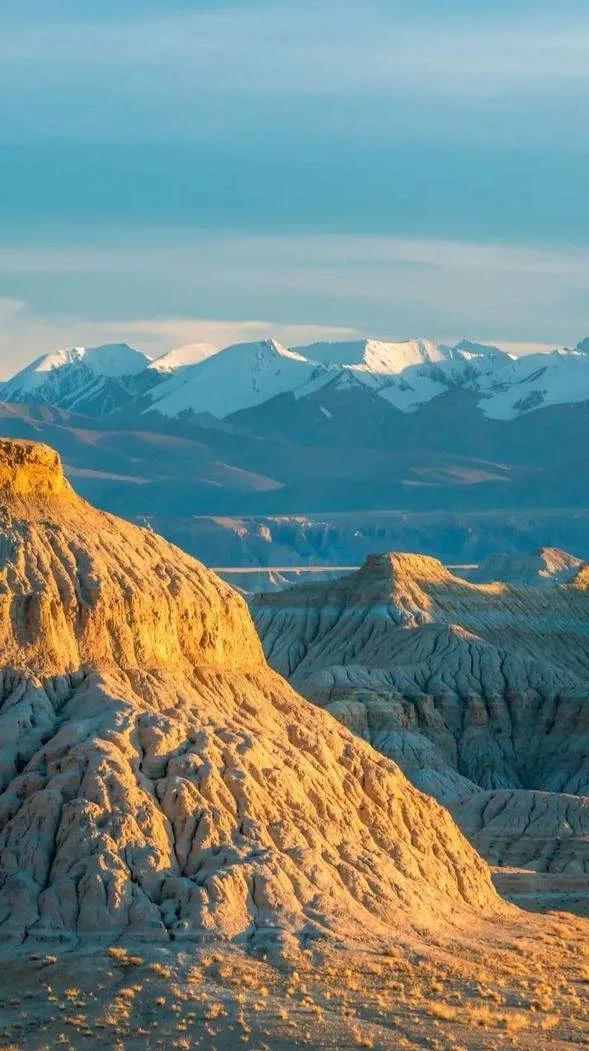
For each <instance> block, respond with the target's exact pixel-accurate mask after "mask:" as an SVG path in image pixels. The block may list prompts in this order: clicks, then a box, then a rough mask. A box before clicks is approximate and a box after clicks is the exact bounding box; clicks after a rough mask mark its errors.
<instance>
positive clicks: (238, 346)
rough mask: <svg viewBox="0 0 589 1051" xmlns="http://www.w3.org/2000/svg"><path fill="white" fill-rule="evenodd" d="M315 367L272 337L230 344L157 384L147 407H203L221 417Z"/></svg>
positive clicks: (173, 412)
mask: <svg viewBox="0 0 589 1051" xmlns="http://www.w3.org/2000/svg"><path fill="white" fill-rule="evenodd" d="M316 369H317V365H316V364H315V363H313V362H309V361H307V360H306V358H304V357H303V356H302V355H301V354H298V353H297V352H296V351H293V350H287V348H286V347H283V346H282V344H280V343H278V342H276V340H274V339H264V340H258V341H256V342H254V343H234V344H232V346H230V347H225V349H224V350H220V351H219V352H218V353H217V354H212V355H211V356H209V357H208V358H206V359H205V360H204V361H200V362H198V363H197V364H195V365H188V366H186V368H183V369H180V370H179V371H178V372H177V373H176V374H175V375H172V376H171V378H170V379H169V380H167V381H165V382H164V383H162V384H160V385H159V386H158V387H157V388H156V389H155V390H154V392H153V398H154V400H153V403H152V406H151V408H152V409H155V410H156V411H157V412H161V413H162V414H163V415H164V416H177V415H179V414H180V413H182V412H197V413H204V412H206V413H211V414H212V415H213V416H217V417H220V418H223V417H225V416H230V415H231V414H232V413H234V412H239V411H240V410H241V409H248V408H251V407H252V406H254V405H261V404H262V402H265V401H268V399H269V398H273V397H275V396H276V395H277V394H284V393H285V392H286V391H293V390H295V389H296V388H297V387H300V386H302V385H303V384H305V383H307V382H308V380H310V379H311V377H312V376H313V374H314V373H315V371H316Z"/></svg>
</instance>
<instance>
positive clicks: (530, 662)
mask: <svg viewBox="0 0 589 1051" xmlns="http://www.w3.org/2000/svg"><path fill="white" fill-rule="evenodd" d="M539 561H540V559H539V558H537V559H536V562H539ZM536 584H537V582H536V581H534V584H533V585H531V586H528V587H523V586H519V587H518V586H513V585H510V584H506V583H491V584H474V583H470V582H467V581H465V580H462V579H460V578H459V577H457V576H454V575H453V574H451V573H450V572H449V571H448V570H446V569H445V568H444V567H443V566H442V565H441V563H440V562H438V561H437V560H436V559H433V558H428V557H426V556H418V555H411V554H400V553H392V554H385V555H375V556H371V557H369V558H368V559H367V561H366V562H365V564H364V566H363V567H362V568H361V569H360V570H359V571H357V572H355V573H352V574H349V575H347V576H345V577H343V578H341V579H340V580H336V581H330V582H322V583H317V584H307V585H299V586H297V587H293V588H290V589H288V590H286V591H281V592H277V593H273V594H265V595H258V596H257V597H256V598H255V600H254V602H253V606H252V608H253V614H254V618H255V621H256V624H257V626H258V629H259V631H260V634H261V637H262V639H263V642H264V648H265V651H266V655H267V657H268V660H269V662H270V663H271V664H272V665H273V667H275V668H276V669H277V670H279V671H280V672H281V673H282V674H284V675H286V676H288V677H289V678H290V679H291V681H292V682H293V684H294V685H295V686H296V688H297V689H299V690H300V691H301V692H302V693H303V694H304V695H305V696H307V697H309V698H310V699H312V700H313V701H315V703H317V704H318V705H320V706H321V707H323V708H326V709H328V710H329V711H331V712H332V713H333V714H334V715H336V716H337V718H338V719H340V720H341V721H342V722H343V723H344V724H345V725H347V726H349V727H350V728H351V729H353V730H354V732H355V733H356V734H357V735H358V736H359V737H362V738H364V739H365V740H368V741H370V742H371V744H372V745H373V746H374V747H375V748H377V749H379V750H380V751H381V752H382V753H383V754H384V755H387V756H389V757H390V758H393V759H394V760H395V761H396V762H398V763H399V765H400V766H401V767H402V769H403V770H404V771H405V773H406V774H407V776H408V777H409V778H410V779H411V780H412V781H413V782H414V783H415V784H417V785H419V787H420V788H422V789H424V790H425V791H427V792H431V793H432V794H433V795H435V796H437V797H438V798H439V799H441V800H442V801H444V802H445V803H446V805H448V806H449V807H450V808H451V810H452V812H453V813H454V815H455V817H456V818H457V820H458V822H459V824H460V825H461V826H462V828H463V830H464V831H465V832H466V833H467V835H468V836H469V837H470V838H471V840H472V842H473V843H474V844H475V845H476V847H477V849H479V850H480V851H481V852H482V853H483V855H484V856H485V857H486V858H487V859H488V860H489V861H491V862H492V863H493V864H500V865H516V866H526V867H528V868H530V869H531V870H536V871H546V872H551V873H555V872H556V873H561V874H568V875H569V876H571V877H572V876H575V877H576V876H582V875H583V874H585V873H589V838H588V832H589V700H588V698H589V648H588V641H589V591H588V590H587V574H586V570H585V569H584V568H581V569H577V572H576V574H575V575H573V576H572V577H571V579H570V580H569V582H568V583H567V584H563V585H557V584H552V585H551V586H544V587H538V586H536ZM586 883H587V881H586V880H585V881H584V882H583V881H582V887H583V888H584V892H585V893H586V892H587V886H586ZM576 889H577V890H578V889H579V888H578V887H577V888H576Z"/></svg>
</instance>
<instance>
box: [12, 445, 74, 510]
mask: <svg viewBox="0 0 589 1051" xmlns="http://www.w3.org/2000/svg"><path fill="white" fill-rule="evenodd" d="M0 491H2V496H3V499H4V501H6V499H7V497H8V498H9V497H10V496H11V495H12V496H14V497H23V496H27V497H42V498H47V497H49V496H57V495H59V494H61V493H64V492H69V491H70V489H69V485H68V483H67V481H66V480H65V478H64V474H63V469H62V466H61V460H60V458H59V455H58V453H56V452H55V450H54V449H50V448H49V446H47V445H42V444H40V443H39V442H30V441H26V440H18V441H17V440H13V439H11V438H0Z"/></svg>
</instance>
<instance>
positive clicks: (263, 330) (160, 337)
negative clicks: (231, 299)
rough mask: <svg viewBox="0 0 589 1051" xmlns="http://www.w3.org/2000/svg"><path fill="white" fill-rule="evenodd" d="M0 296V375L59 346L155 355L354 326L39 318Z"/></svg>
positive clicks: (347, 333)
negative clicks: (108, 346)
mask: <svg viewBox="0 0 589 1051" xmlns="http://www.w3.org/2000/svg"><path fill="white" fill-rule="evenodd" d="M5 302H6V301H3V300H0V324H1V325H2V328H1V329H0V380H2V379H8V378H9V377H10V376H12V375H13V374H14V372H15V371H17V370H18V369H19V368H22V366H23V365H25V364H27V363H28V362H29V361H32V360H33V359H34V358H37V357H39V356H40V355H41V354H45V353H48V352H49V351H52V350H56V349H57V348H59V347H71V346H97V345H100V344H102V343H109V342H125V343H129V344H130V345H131V346H135V347H137V348H138V349H140V350H144V351H145V352H146V354H148V355H150V357H153V358H155V357H158V356H159V355H160V354H163V353H164V352H165V351H167V350H170V349H172V348H174V347H179V346H184V345H186V344H188V343H213V344H214V345H215V346H217V347H226V346H229V345H230V344H231V343H238V342H242V341H249V340H257V339H267V338H269V337H273V338H274V339H277V340H279V341H280V342H282V343H284V344H285V345H287V346H288V345H295V344H300V343H311V342H313V341H314V340H320V339H353V338H356V337H357V336H358V333H357V332H356V330H355V329H353V328H346V327H342V326H337V325H312V324H310V325H307V324H288V323H287V324H284V323H279V322H278V323H277V322H271V321H263V320H243V321H223V320H219V319H216V318H173V317H170V318H131V319H129V318H124V319H117V318H113V319H108V320H97V319H93V318H87V317H86V318H85V317H79V316H78V317H68V318H61V319H59V318H52V319H51V318H40V317H35V316H32V315H31V314H30V313H29V312H28V311H27V310H26V309H25V305H24V304H22V303H20V304H19V305H18V309H15V310H10V308H9V307H7V309H6V311H5V310H4V307H3V304H4V303H5Z"/></svg>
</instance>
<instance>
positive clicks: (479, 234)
mask: <svg viewBox="0 0 589 1051" xmlns="http://www.w3.org/2000/svg"><path fill="white" fill-rule="evenodd" d="M49 8H50V10H49ZM2 23H3V24H2V37H1V39H0V231H1V234H0V375H2V374H7V373H8V372H10V371H11V370H12V369H13V368H14V367H15V365H16V364H17V363H19V362H21V361H23V360H25V359H28V358H30V357H31V356H33V355H34V354H36V353H41V352H44V351H45V350H49V349H52V347H54V346H56V345H61V344H63V343H65V344H72V343H89V342H97V341H103V340H106V339H119V338H126V339H129V340H130V341H134V342H135V343H137V344H138V345H141V346H143V347H145V349H147V350H151V351H152V352H157V351H160V350H164V349H166V347H167V346H169V345H171V344H174V343H178V342H186V341H187V340H192V339H198V338H207V337H208V338H213V339H214V340H218V341H219V342H223V341H225V340H228V339H232V338H236V339H237V338H241V337H242V336H243V337H247V336H250V335H252V334H256V335H257V334H264V333H265V332H266V331H267V332H268V333H269V332H273V333H277V334H278V335H279V336H282V337H283V338H285V339H291V338H292V340H293V341H296V342H300V341H301V340H302V339H304V338H305V337H306V336H307V335H309V337H310V338H312V337H315V336H317V335H318V334H321V333H325V334H327V335H334V336H337V335H339V334H342V335H347V334H349V333H350V332H352V331H358V332H362V333H367V334H370V335H375V336H390V337H400V336H404V335H429V336H435V337H441V338H453V337H460V336H461V335H463V334H468V335H470V336H472V337H475V338H480V339H494V340H497V341H502V342H504V343H507V342H509V343H535V342H538V343H547V344H553V343H554V344H556V343H562V342H564V343H567V342H568V343H571V342H575V341H576V340H577V339H579V338H581V336H583V335H585V334H586V333H587V331H589V317H588V313H589V311H588V310H587V303H588V302H589V297H588V293H589V247H588V246H589V195H588V194H587V186H589V143H588V137H587V134H586V131H587V127H588V126H589V119H588V118H589V63H588V62H587V53H588V47H589V9H588V7H587V4H586V3H585V2H583V3H580V2H567V0H564V2H561V3H560V4H558V5H556V4H554V3H552V2H550V3H547V2H545V0H535V2H531V0H530V2H528V0H509V2H506V0H476V2H474V0H468V2H466V0H462V2H460V0H443V2H441V0H412V2H397V0H363V2H362V3H360V2H354V3H351V2H349V0H337V2H332V0H320V2H309V0H298V2H296V3H295V2H294V0H290V2H286V0H271V2H270V3H266V2H263V0H262V2H259V3H249V2H247V0H241V2H239V3H231V2H219V0H216V2H215V3H201V2H184V3H181V2H180V3H179V2H175V0H167V2H166V3H162V2H158V0H152V2H149V0H134V2H133V3H131V2H130V0H118V2H116V3H115V2H114V0H100V2H98V0H85V3H84V4H80V3H79V2H74V0H71V2H69V3H68V2H65V0H56V2H55V3H52V4H51V5H48V4H47V3H46V2H45V3H41V2H39V0H36V2H35V0H32V2H27V0H21V2H20V3H16V2H13V0H5V3H4V5H3V18H2Z"/></svg>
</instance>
